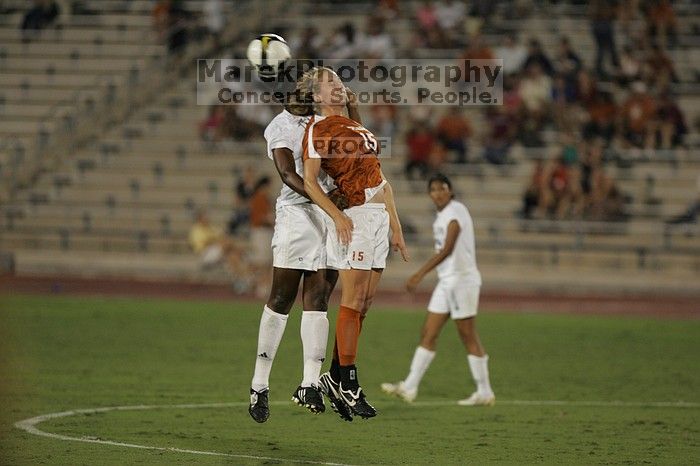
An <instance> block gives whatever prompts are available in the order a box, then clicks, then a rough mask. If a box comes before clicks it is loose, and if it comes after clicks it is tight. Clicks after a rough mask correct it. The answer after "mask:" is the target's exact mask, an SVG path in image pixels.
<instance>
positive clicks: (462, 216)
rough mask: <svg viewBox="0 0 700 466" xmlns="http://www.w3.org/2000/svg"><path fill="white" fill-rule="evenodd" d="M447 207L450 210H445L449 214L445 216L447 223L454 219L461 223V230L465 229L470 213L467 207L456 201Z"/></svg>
mask: <svg viewBox="0 0 700 466" xmlns="http://www.w3.org/2000/svg"><path fill="white" fill-rule="evenodd" d="M447 208H448V209H449V210H448V211H447V212H445V213H446V214H447V215H446V216H445V225H449V224H450V223H452V221H453V220H454V221H456V222H457V223H458V224H459V228H460V230H464V228H465V227H466V226H467V223H468V222H467V217H468V216H469V213H468V212H467V209H466V208H464V207H463V206H461V205H459V204H455V203H453V204H452V205H450V206H448V207H447Z"/></svg>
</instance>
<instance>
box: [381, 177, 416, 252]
mask: <svg viewBox="0 0 700 466" xmlns="http://www.w3.org/2000/svg"><path fill="white" fill-rule="evenodd" d="M382 178H383V179H384V180H385V181H386V184H385V185H384V203H385V204H386V210H387V212H389V228H391V246H392V248H393V249H394V251H400V252H401V257H402V258H403V260H404V261H405V262H408V259H409V255H408V249H407V248H406V242H405V241H404V238H403V229H402V228H401V221H400V220H399V213H398V211H397V210H396V202H395V201H394V190H393V189H392V188H391V184H390V183H389V181H388V180H387V179H386V177H384V173H382Z"/></svg>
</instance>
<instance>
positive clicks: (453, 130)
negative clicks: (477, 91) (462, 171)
mask: <svg viewBox="0 0 700 466" xmlns="http://www.w3.org/2000/svg"><path fill="white" fill-rule="evenodd" d="M462 111H463V109H462V108H461V107H457V106H453V107H450V109H449V110H448V111H447V113H446V114H445V115H444V116H443V117H442V118H441V119H440V121H439V122H438V125H437V136H438V138H439V139H440V142H442V144H443V145H444V146H445V149H447V150H450V151H454V152H455V153H456V154H457V159H456V160H455V161H456V162H457V163H467V151H468V149H469V148H468V145H467V142H468V140H469V137H471V135H472V127H471V123H470V122H469V120H468V119H467V117H466V116H464V114H463V113H462Z"/></svg>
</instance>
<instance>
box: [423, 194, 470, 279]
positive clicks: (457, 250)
mask: <svg viewBox="0 0 700 466" xmlns="http://www.w3.org/2000/svg"><path fill="white" fill-rule="evenodd" d="M453 220H456V221H457V223H459V228H460V231H459V236H457V242H456V243H455V247H454V249H453V250H452V254H450V255H449V256H447V257H446V258H445V260H444V261H442V262H441V263H440V264H439V265H438V266H437V274H438V278H440V279H444V278H448V277H454V276H459V277H460V282H461V283H463V284H465V285H473V286H481V274H480V273H479V269H477V268H476V246H475V241H474V224H473V223H472V217H471V215H469V211H468V210H467V207H466V206H465V205H464V204H462V203H461V202H457V201H455V200H452V201H450V202H449V203H448V204H447V205H446V206H445V208H444V209H442V210H441V211H439V212H438V213H437V217H435V222H434V223H433V236H434V237H435V250H436V251H439V250H441V249H442V247H443V246H444V245H445V239H447V226H448V225H449V224H450V222H452V221H453Z"/></svg>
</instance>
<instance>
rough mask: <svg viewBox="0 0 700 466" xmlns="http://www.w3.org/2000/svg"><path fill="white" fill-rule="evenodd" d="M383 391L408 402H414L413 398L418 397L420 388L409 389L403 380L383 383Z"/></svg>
mask: <svg viewBox="0 0 700 466" xmlns="http://www.w3.org/2000/svg"><path fill="white" fill-rule="evenodd" d="M382 391H383V392H384V393H387V394H389V395H394V396H398V397H399V398H401V399H402V400H403V401H405V402H406V403H412V402H413V400H415V399H416V396H418V389H417V388H414V389H413V390H409V389H407V388H406V387H405V386H404V383H403V382H398V383H383V384H382Z"/></svg>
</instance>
